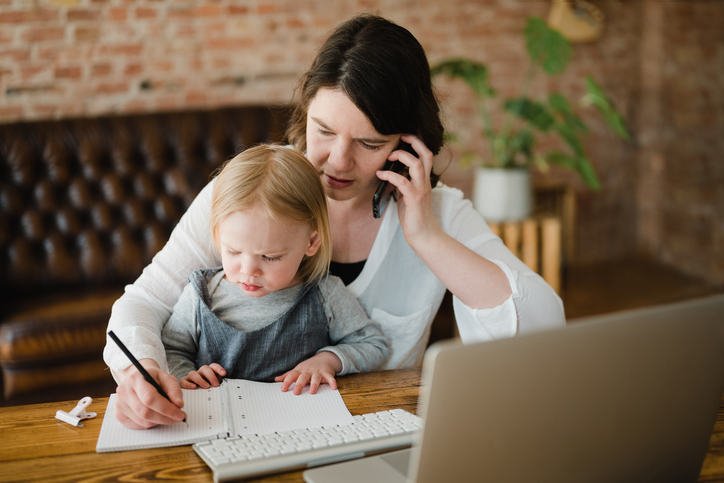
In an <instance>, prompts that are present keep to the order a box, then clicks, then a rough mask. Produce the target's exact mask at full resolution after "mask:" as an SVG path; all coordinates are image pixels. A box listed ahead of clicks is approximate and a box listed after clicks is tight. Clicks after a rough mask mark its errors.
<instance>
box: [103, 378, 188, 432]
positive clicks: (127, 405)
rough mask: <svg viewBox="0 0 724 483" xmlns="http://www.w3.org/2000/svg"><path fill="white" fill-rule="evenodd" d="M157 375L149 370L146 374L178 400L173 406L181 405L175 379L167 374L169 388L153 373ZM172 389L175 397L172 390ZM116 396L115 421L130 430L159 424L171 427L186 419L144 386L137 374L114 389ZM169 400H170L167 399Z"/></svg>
mask: <svg viewBox="0 0 724 483" xmlns="http://www.w3.org/2000/svg"><path fill="white" fill-rule="evenodd" d="M161 372H162V371H159V370H158V369H156V370H155V371H152V370H151V369H149V373H151V375H152V376H154V375H155V376H156V380H157V381H159V382H161V380H162V387H164V390H167V393H169V392H170V393H173V394H174V397H175V398H177V399H178V400H179V401H177V402H180V403H181V405H183V399H182V398H181V388H180V386H179V385H178V383H177V382H176V379H175V378H173V376H170V374H169V376H170V377H171V378H173V384H170V381H169V380H168V379H167V378H159V377H158V375H159V374H157V373H161ZM174 385H175V386H176V390H177V391H178V394H177V393H176V391H174V390H173V389H174V388H173V386H174ZM116 393H117V396H116V419H118V421H120V422H121V424H123V425H124V426H126V427H129V428H132V429H148V428H151V427H153V426H158V425H162V424H174V423H177V422H179V421H181V420H183V418H184V417H185V416H186V415H185V414H184V413H183V411H181V409H180V408H179V407H178V406H177V405H175V404H173V403H171V402H170V401H169V400H168V399H166V398H164V397H163V396H161V394H159V392H158V391H157V390H156V388H155V387H153V386H152V385H151V384H149V383H148V382H146V380H145V379H144V378H143V376H142V375H141V374H140V373H137V374H133V375H130V376H129V377H127V378H126V379H125V380H124V381H123V382H122V383H121V385H119V386H118V390H117V391H116ZM169 397H171V396H170V395H169Z"/></svg>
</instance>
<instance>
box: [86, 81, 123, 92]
mask: <svg viewBox="0 0 724 483" xmlns="http://www.w3.org/2000/svg"><path fill="white" fill-rule="evenodd" d="M128 90H129V85H128V83H126V82H104V83H100V84H97V85H95V86H94V87H93V93H95V94H122V93H124V92H128Z"/></svg>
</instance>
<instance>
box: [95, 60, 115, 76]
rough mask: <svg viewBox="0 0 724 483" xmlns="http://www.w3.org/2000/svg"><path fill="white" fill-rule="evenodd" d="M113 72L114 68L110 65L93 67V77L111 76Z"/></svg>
mask: <svg viewBox="0 0 724 483" xmlns="http://www.w3.org/2000/svg"><path fill="white" fill-rule="evenodd" d="M112 70H113V67H112V66H111V64H109V63H102V64H93V65H92V66H91V76H92V77H102V76H106V75H108V74H110V73H111V72H112Z"/></svg>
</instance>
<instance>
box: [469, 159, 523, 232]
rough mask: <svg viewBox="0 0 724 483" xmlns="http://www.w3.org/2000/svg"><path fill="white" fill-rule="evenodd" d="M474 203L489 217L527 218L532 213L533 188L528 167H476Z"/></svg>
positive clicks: (494, 219)
mask: <svg viewBox="0 0 724 483" xmlns="http://www.w3.org/2000/svg"><path fill="white" fill-rule="evenodd" d="M473 205H474V206H475V209H476V210H478V212H479V213H480V214H481V215H483V218H485V220H486V221H491V222H502V221H514V220H522V219H524V218H528V217H529V216H530V215H531V214H532V213H533V188H532V185H531V176H530V170H528V169H527V168H505V169H504V168H476V171H475V183H474V185H473Z"/></svg>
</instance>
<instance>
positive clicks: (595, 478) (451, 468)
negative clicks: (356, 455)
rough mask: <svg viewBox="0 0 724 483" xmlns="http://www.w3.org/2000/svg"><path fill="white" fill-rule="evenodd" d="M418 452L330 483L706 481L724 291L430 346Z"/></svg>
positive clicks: (363, 463)
mask: <svg viewBox="0 0 724 483" xmlns="http://www.w3.org/2000/svg"><path fill="white" fill-rule="evenodd" d="M422 374H423V375H422V377H423V379H422V387H421V392H420V397H419V400H418V414H419V415H420V416H421V417H422V418H423V419H424V421H425V424H424V429H423V430H422V431H420V432H419V434H418V435H417V437H416V439H415V441H414V443H413V445H412V447H411V448H409V449H405V450H401V451H397V452H394V453H387V454H382V455H376V456H371V457H367V458H362V459H357V460H353V461H348V462H345V463H339V464H335V465H331V466H325V467H320V468H315V469H310V470H307V471H305V472H304V480H305V481H306V482H308V483H332V482H345V483H356V482H370V481H372V482H375V483H388V482H389V483H395V482H400V483H402V482H415V483H428V482H430V483H432V482H435V483H439V482H447V481H454V482H496V483H502V482H526V483H529V482H555V483H562V482H576V483H580V482H587V483H588V482H590V483H595V482H602V483H604V482H605V483H611V482H617V483H619V482H636V483H642V482H656V483H660V482H676V483H680V482H688V481H692V482H693V481H697V479H698V475H699V472H700V469H701V465H702V462H703V460H704V456H705V454H706V450H707V448H708V445H709V439H710V435H711V431H712V428H713V425H714V422H715V419H716V414H717V410H718V408H719V405H720V404H721V402H722V395H723V393H724V296H713V297H706V298H703V299H696V300H692V301H686V302H681V303H676V304H668V305H661V306H656V307H653V308H647V309H641V310H632V311H626V312H619V313H614V314H610V315H604V316H598V317H588V318H585V319H577V321H576V322H571V323H569V324H568V326H566V327H564V328H561V329H558V330H553V331H546V332H538V333H533V334H527V335H520V336H516V337H513V338H510V339H504V340H498V341H493V342H483V343H477V344H471V345H464V346H463V345H460V344H458V343H456V342H453V341H444V342H440V343H437V344H434V345H433V346H431V347H430V349H428V351H427V353H426V354H425V359H424V362H423V372H422Z"/></svg>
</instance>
